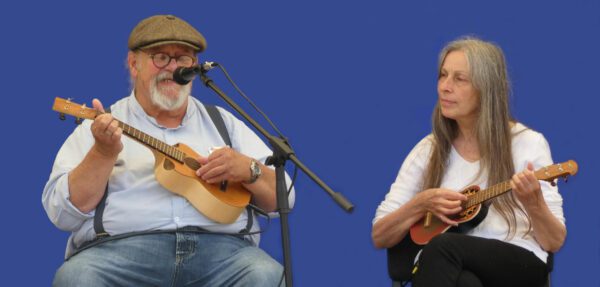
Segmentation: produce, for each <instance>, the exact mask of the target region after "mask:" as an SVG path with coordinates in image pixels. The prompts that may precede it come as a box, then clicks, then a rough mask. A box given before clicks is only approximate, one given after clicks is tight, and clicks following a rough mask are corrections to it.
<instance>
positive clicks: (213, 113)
mask: <svg viewBox="0 0 600 287" xmlns="http://www.w3.org/2000/svg"><path fill="white" fill-rule="evenodd" d="M204 107H205V108H206V111H207V112H208V115H209V116H210V118H211V120H212V122H213V124H214V125H215V127H216V128H217V130H218V131H219V134H220V135H221V138H222V139H223V141H224V142H225V144H226V145H228V146H230V147H231V138H230V137H229V133H228V132H227V127H226V126H225V121H224V120H223V116H222V115H221V113H220V112H219V110H218V109H217V107H216V106H213V105H204ZM106 112H107V113H110V108H108V109H106ZM107 197H108V182H107V183H106V189H105V190H104V196H102V199H101V200H100V202H99V203H98V206H97V207H96V213H95V214H94V231H95V232H96V238H102V237H107V236H109V234H108V233H107V232H106V231H105V230H104V224H103V222H102V216H103V215H104V208H105V206H106V198H107ZM246 211H247V213H248V221H247V224H246V227H245V228H244V229H242V230H240V233H248V232H250V229H251V228H252V224H253V221H254V216H253V213H252V212H251V211H252V209H251V208H250V205H248V206H247V207H246Z"/></svg>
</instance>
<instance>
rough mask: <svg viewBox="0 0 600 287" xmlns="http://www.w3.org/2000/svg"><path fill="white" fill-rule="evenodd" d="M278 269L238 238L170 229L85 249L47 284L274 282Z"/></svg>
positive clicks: (279, 267) (255, 283)
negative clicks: (160, 232) (171, 231)
mask: <svg viewBox="0 0 600 287" xmlns="http://www.w3.org/2000/svg"><path fill="white" fill-rule="evenodd" d="M282 273H283V267H282V266H281V264H279V262H277V261H275V260H274V259H273V258H271V257H270V256H269V255H268V254H267V253H265V252H264V251H263V250H261V249H260V248H258V247H256V246H254V245H252V244H251V243H250V242H248V241H246V240H243V239H241V238H238V237H234V236H229V235H216V234H198V233H190V232H173V233H163V234H148V235H138V236H133V237H129V238H124V239H118V240H113V241H108V242H105V243H102V244H100V245H97V246H94V247H91V248H89V249H86V250H84V251H82V252H81V253H79V254H77V255H75V256H73V257H71V258H70V259H69V260H67V261H65V262H64V263H63V265H62V266H61V267H60V268H59V269H58V271H57V272H56V276H55V277H54V282H53V284H52V286H78V287H79V286H86V287H89V286H128V287H129V286H278V284H279V282H280V280H281V276H282Z"/></svg>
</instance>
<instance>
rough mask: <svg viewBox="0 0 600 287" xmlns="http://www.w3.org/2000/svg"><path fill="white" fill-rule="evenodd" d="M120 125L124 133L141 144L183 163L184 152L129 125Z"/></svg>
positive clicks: (121, 123)
mask: <svg viewBox="0 0 600 287" xmlns="http://www.w3.org/2000/svg"><path fill="white" fill-rule="evenodd" d="M117 122H118V125H119V127H120V128H121V129H123V132H124V133H125V134H126V135H128V136H130V137H132V138H133V139H135V140H138V141H140V142H141V143H143V144H145V145H147V146H150V147H152V148H154V149H156V150H157V151H159V152H161V153H163V154H165V155H167V156H169V157H171V158H173V159H175V160H176V161H178V162H183V159H184V158H185V153H183V152H182V151H180V150H178V149H176V148H174V147H173V146H171V145H169V144H167V143H165V142H163V141H161V140H159V139H157V138H155V137H152V136H150V135H148V134H146V133H144V132H142V131H140V130H138V129H136V128H134V127H132V126H130V125H128V124H125V123H123V122H121V121H117Z"/></svg>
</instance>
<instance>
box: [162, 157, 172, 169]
mask: <svg viewBox="0 0 600 287" xmlns="http://www.w3.org/2000/svg"><path fill="white" fill-rule="evenodd" d="M163 168H164V169H165V170H172V169H174V168H175V164H173V162H172V161H170V160H168V159H165V161H164V162H163Z"/></svg>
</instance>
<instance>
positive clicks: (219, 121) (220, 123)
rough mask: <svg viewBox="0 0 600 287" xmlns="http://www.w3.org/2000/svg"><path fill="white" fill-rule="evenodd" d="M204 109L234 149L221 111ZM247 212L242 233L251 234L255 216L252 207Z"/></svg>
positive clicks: (206, 106)
mask: <svg viewBox="0 0 600 287" xmlns="http://www.w3.org/2000/svg"><path fill="white" fill-rule="evenodd" d="M204 108H206V112H208V115H209V116H210V119H211V120H212V122H213V124H214V125H215V127H216V128H217V131H219V134H220V135H221V138H222V139H223V141H224V142H225V144H226V145H228V146H229V147H232V145H231V138H230V137H229V132H227V127H226V126H225V121H224V120H223V116H222V115H221V112H219V109H217V107H216V106H213V105H204ZM246 212H247V214H248V221H247V223H246V227H245V228H244V229H242V230H240V233H248V232H250V229H251V228H252V224H253V223H254V216H253V213H252V209H251V208H250V205H247V206H246Z"/></svg>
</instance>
